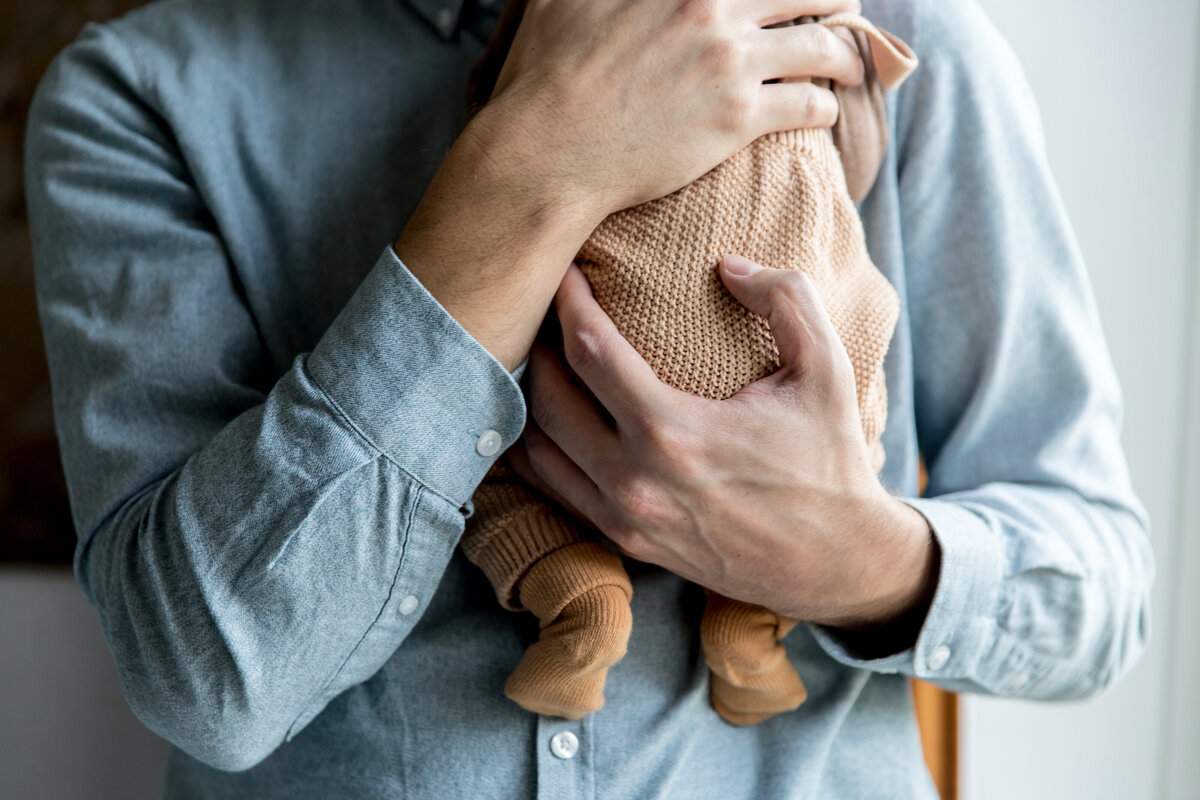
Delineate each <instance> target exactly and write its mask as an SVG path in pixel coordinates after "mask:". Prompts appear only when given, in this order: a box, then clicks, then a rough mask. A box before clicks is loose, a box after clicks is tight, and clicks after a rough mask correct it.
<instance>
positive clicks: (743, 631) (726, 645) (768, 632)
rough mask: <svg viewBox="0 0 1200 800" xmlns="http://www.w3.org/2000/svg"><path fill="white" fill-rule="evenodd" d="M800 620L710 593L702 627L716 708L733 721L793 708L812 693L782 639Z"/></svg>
mask: <svg viewBox="0 0 1200 800" xmlns="http://www.w3.org/2000/svg"><path fill="white" fill-rule="evenodd" d="M795 625H796V622H795V621H794V620H788V619H785V618H783V617H780V616H779V615H777V614H775V613H774V612H772V611H769V610H767V609H765V608H763V607H762V606H752V605H748V604H746V603H740V602H737V601H735V600H730V599H729V598H727V597H722V596H721V595H718V594H715V593H711V592H710V593H709V599H708V607H707V608H706V609H705V612H704V619H703V621H702V623H701V626H700V639H701V643H702V644H703V646H704V657H705V660H706V661H707V662H708V667H709V669H710V670H711V673H712V674H711V683H710V687H709V698H710V700H711V701H712V704H713V708H714V709H716V711H717V713H718V714H720V715H721V717H722V718H724V719H725V720H726V721H727V722H730V723H732V724H734V725H754V724H755V723H758V722H762V721H763V720H765V719H769V718H771V717H773V716H775V715H776V714H780V713H783V712H785V711H791V710H793V709H795V708H797V707H798V706H799V705H800V704H801V703H803V702H804V698H805V697H806V696H807V695H808V692H807V691H806V690H805V688H804V683H803V681H801V680H800V676H799V674H797V673H796V668H795V667H793V666H792V662H791V661H790V660H789V659H788V657H787V652H786V651H785V650H784V647H783V642H782V641H781V640H782V638H783V637H784V636H786V635H787V633H788V631H790V630H791V629H792V628H793V627H795Z"/></svg>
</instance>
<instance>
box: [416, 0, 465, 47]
mask: <svg viewBox="0 0 1200 800" xmlns="http://www.w3.org/2000/svg"><path fill="white" fill-rule="evenodd" d="M405 1H406V2H407V3H408V4H409V5H410V6H412V8H413V10H414V11H416V12H417V13H418V14H420V15H421V16H422V17H424V18H425V21H426V22H428V23H429V24H430V25H431V26H432V27H433V29H434V30H435V31H437V32H438V35H439V36H441V37H442V38H443V39H446V40H450V39H453V38H454V34H455V32H456V31H457V30H458V21H459V19H460V18H461V17H462V10H463V2H464V0H405Z"/></svg>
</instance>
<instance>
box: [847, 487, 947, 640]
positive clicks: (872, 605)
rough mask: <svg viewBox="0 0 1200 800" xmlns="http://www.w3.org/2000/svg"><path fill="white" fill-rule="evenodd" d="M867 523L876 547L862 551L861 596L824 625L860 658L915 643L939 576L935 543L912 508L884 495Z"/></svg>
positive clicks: (939, 560)
mask: <svg viewBox="0 0 1200 800" xmlns="http://www.w3.org/2000/svg"><path fill="white" fill-rule="evenodd" d="M884 494H885V495H886V492H885V493H884ZM870 519H872V520H874V522H873V526H874V530H873V531H872V532H871V533H869V534H868V540H869V541H871V542H874V543H877V544H875V546H873V547H869V548H865V549H864V550H865V552H867V553H869V557H870V558H871V563H870V564H869V565H868V568H867V569H866V570H864V572H863V574H864V575H865V576H867V577H866V579H865V580H864V581H863V589H864V597H863V599H862V601H861V604H860V605H859V607H858V610H857V611H856V612H854V613H853V614H848V615H847V616H846V617H845V618H843V619H840V620H837V621H834V622H831V623H827V626H828V627H833V628H836V629H837V631H838V635H839V638H841V639H842V640H843V641H844V642H845V643H846V645H847V647H848V648H849V649H852V650H854V651H855V653H856V655H858V656H859V657H861V658H879V657H883V656H886V655H891V654H893V653H898V652H901V651H903V650H906V649H908V648H910V647H912V646H913V645H914V644H916V640H917V637H918V635H919V634H920V632H921V628H922V626H923V625H924V623H925V617H926V615H927V614H928V613H929V608H930V606H931V605H932V603H933V597H934V593H935V591H936V590H937V583H938V575H939V573H940V571H941V550H940V547H939V546H938V543H937V539H936V538H935V537H934V535H933V531H932V530H930V528H929V523H928V522H927V521H926V520H925V518H924V517H923V516H922V515H921V514H920V512H918V511H917V510H916V509H914V508H912V507H911V506H909V505H908V504H906V503H903V502H901V501H899V500H897V499H896V498H894V497H891V496H890V495H886V499H885V500H883V501H881V503H880V505H879V507H878V509H877V510H876V511H874V512H873V513H872V514H870Z"/></svg>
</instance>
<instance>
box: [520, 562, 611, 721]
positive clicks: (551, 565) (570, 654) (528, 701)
mask: <svg viewBox="0 0 1200 800" xmlns="http://www.w3.org/2000/svg"><path fill="white" fill-rule="evenodd" d="M632 597H633V586H632V585H631V584H630V582H629V575H628V574H627V573H626V572H625V567H624V565H622V564H621V559H619V558H618V557H617V556H615V555H614V554H613V553H611V552H609V551H608V550H607V549H606V548H605V547H603V546H602V545H600V544H597V543H595V542H580V543H578V544H572V545H568V546H567V547H563V548H560V549H558V550H555V551H554V552H552V553H550V554H549V555H547V556H545V557H544V558H542V559H541V560H540V561H539V562H538V563H536V564H535V565H534V566H533V567H532V568H530V570H529V572H528V574H527V575H525V577H524V579H523V580H522V581H521V586H520V599H521V604H522V605H523V606H524V607H525V608H527V609H529V610H530V611H532V612H533V613H534V614H536V615H537V617H538V619H539V620H541V623H542V632H541V637H540V638H539V639H538V641H536V642H534V643H533V644H532V645H530V647H529V649H528V650H526V651H525V656H524V657H523V658H522V659H521V663H520V664H518V665H517V668H516V669H515V670H514V671H513V673H512V675H511V676H510V677H509V679H508V683H507V684H506V685H505V687H504V693H505V694H506V695H508V697H509V698H511V699H512V700H514V701H516V702H517V703H519V704H520V705H521V706H522V707H523V708H526V709H528V710H530V711H536V712H537V713H539V714H549V715H552V716H557V717H566V718H567V719H578V718H580V717H582V716H583V715H585V714H587V713H589V712H591V711H595V710H597V709H599V708H600V707H601V706H603V705H604V693H603V689H604V679H605V677H606V676H607V674H608V668H609V667H610V666H612V665H613V664H615V663H616V662H617V661H619V660H620V659H621V657H622V656H624V655H625V647H626V645H627V644H628V642H629V633H630V630H631V629H632V626H633V616H632V614H631V613H630V610H629V601H630V599H631V598H632Z"/></svg>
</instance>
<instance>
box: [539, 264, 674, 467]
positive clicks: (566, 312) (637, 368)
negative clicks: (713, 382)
mask: <svg viewBox="0 0 1200 800" xmlns="http://www.w3.org/2000/svg"><path fill="white" fill-rule="evenodd" d="M554 306H555V308H556V309H557V310H558V319H559V322H560V323H561V324H562V336H563V352H564V354H565V355H566V358H567V363H568V364H570V365H571V368H572V369H573V370H575V372H576V374H578V375H579V377H580V378H582V379H583V382H584V383H586V384H587V387H588V388H589V389H590V390H591V391H592V393H593V394H594V395H595V396H596V398H597V399H598V400H599V401H600V402H601V404H603V405H604V407H605V408H606V409H608V412H609V413H610V414H612V415H613V418H614V419H616V420H617V422H618V424H621V423H624V424H632V423H634V422H635V421H636V420H639V419H642V418H644V417H645V416H646V414H645V412H646V411H647V410H648V409H652V408H655V407H658V406H660V405H661V404H662V403H664V402H666V401H667V399H668V398H667V396H666V395H668V394H669V393H670V387H668V386H667V385H666V384H664V383H663V382H662V381H660V380H659V379H658V376H657V375H655V374H654V370H652V369H651V368H650V365H649V364H647V363H646V361H645V359H643V358H642V356H641V355H640V354H639V353H638V351H637V350H634V349H633V345H631V344H629V342H628V341H627V340H626V339H625V337H624V336H622V335H621V332H620V331H618V330H617V327H616V326H615V325H614V324H613V321H612V320H611V319H609V316H608V314H606V313H605V312H604V309H602V308H601V307H600V304H599V303H597V302H596V299H595V298H594V297H593V296H592V288H591V286H590V285H589V284H588V282H587V278H586V277H584V274H583V272H582V271H581V270H580V269H579V267H578V266H576V265H575V264H572V265H571V266H570V268H569V269H568V270H567V274H566V275H565V276H563V280H562V283H561V284H559V287H558V293H557V294H556V295H555V297H554ZM547 432H548V433H550V434H551V435H552V436H553V435H554V433H553V431H549V430H548V431H547ZM572 455H574V454H572Z"/></svg>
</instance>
